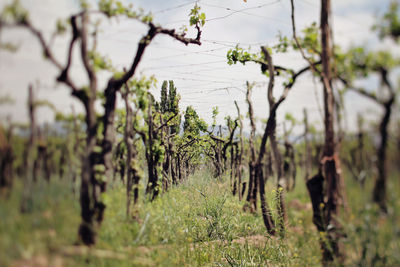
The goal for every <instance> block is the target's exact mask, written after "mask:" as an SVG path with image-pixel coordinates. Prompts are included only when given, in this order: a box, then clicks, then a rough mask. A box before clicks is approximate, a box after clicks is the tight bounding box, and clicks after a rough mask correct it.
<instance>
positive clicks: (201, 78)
mask: <svg viewBox="0 0 400 267" xmlns="http://www.w3.org/2000/svg"><path fill="white" fill-rule="evenodd" d="M7 2H9V1H4V0H1V1H0V5H4V3H7ZM21 2H22V4H23V5H24V6H26V7H27V9H28V10H29V12H30V17H31V20H32V21H33V24H34V25H36V26H37V27H38V28H40V29H42V30H43V32H44V33H45V36H46V37H47V38H49V37H50V34H51V32H52V31H53V30H54V25H55V21H56V19H57V18H67V17H68V15H69V14H71V13H73V12H76V11H78V6H79V5H78V1H76V0H25V1H21ZM129 2H132V3H133V4H134V6H135V7H142V8H143V9H144V10H147V11H152V12H153V14H154V18H155V22H156V23H160V24H161V25H163V26H164V27H168V28H180V27H181V26H182V25H185V24H186V25H187V24H188V22H187V21H188V13H189V12H190V9H191V7H193V5H194V3H195V1H189V0H138V1H129ZM199 5H200V6H201V9H202V11H203V12H205V13H206V16H207V22H206V25H205V27H204V29H203V34H202V45H201V46H196V45H189V46H185V45H183V44H181V43H179V42H177V41H174V40H171V38H168V37H165V36H160V37H157V38H156V39H155V40H154V41H153V42H152V44H151V45H150V46H149V48H148V49H147V50H146V53H145V55H144V57H143V60H142V62H141V64H140V67H139V71H138V72H137V75H138V76H140V75H146V76H150V75H155V77H156V78H157V80H158V88H154V89H153V90H152V92H153V93H154V94H155V95H156V96H158V95H159V92H158V91H159V88H160V84H161V82H162V81H163V80H174V82H175V84H176V86H177V88H178V92H179V94H180V95H181V97H182V99H181V107H182V110H184V108H185V107H186V106H187V105H192V106H194V107H195V109H196V110H197V111H198V112H199V114H200V116H201V117H203V118H204V119H205V120H206V121H208V122H210V121H211V110H212V107H214V106H218V107H219V110H220V115H219V122H222V120H223V118H224V116H226V115H233V116H236V109H235V106H234V100H237V101H238V102H239V105H240V107H241V110H242V113H245V112H246V111H247V106H246V103H245V94H244V92H245V83H246V81H250V82H256V83H257V87H256V88H255V89H254V93H253V102H254V106H255V113H256V117H257V118H258V119H259V124H261V120H262V119H265V118H266V117H267V116H268V104H267V99H266V83H267V82H268V80H267V78H266V77H265V76H263V75H261V73H260V68H259V66H257V65H254V64H246V66H243V65H235V66H229V65H228V64H226V61H227V60H226V54H227V51H228V50H229V49H231V48H233V47H234V46H235V45H236V44H239V45H240V46H242V47H244V48H249V47H250V48H251V50H252V51H258V50H259V47H260V46H261V45H267V46H273V45H275V44H276V43H277V41H278V39H277V37H276V36H277V35H278V33H279V32H281V33H282V34H283V35H287V36H289V37H290V36H291V35H292V32H291V22H290V0H247V2H244V1H243V0H201V1H199ZM332 5H333V6H332V8H333V29H334V42H335V43H336V44H340V45H341V46H343V47H348V46H350V45H366V46H368V47H369V48H371V49H381V48H385V49H391V48H392V47H393V45H391V44H390V43H388V42H384V43H381V42H378V41H377V39H376V37H374V36H375V35H374V34H373V33H371V31H370V28H371V26H372V24H373V23H374V20H375V17H376V16H377V15H381V14H382V13H383V12H385V10H386V9H387V7H388V5H389V1H388V0H382V1H376V0H336V1H332ZM319 6H320V1H319V0H296V1H295V7H296V22H297V29H298V30H299V31H300V29H302V28H304V27H305V26H307V25H310V24H311V23H312V22H314V21H315V22H317V23H318V22H319ZM244 9H246V10H244ZM236 11H240V12H236ZM146 30H147V29H146V27H144V26H143V25H141V24H140V23H138V22H136V21H130V20H127V19H124V18H121V19H119V20H118V21H117V20H112V21H111V22H109V21H104V22H103V23H102V33H101V34H100V36H99V40H98V48H99V51H100V52H101V53H102V54H104V55H107V56H108V57H109V58H110V59H111V60H112V62H113V64H114V65H115V66H117V67H118V68H120V69H122V67H124V66H128V65H129V63H130V62H131V61H132V58H133V56H134V54H135V53H136V47H137V43H138V40H139V39H140V37H141V36H142V35H143V34H145V33H146ZM190 33H193V32H191V31H189V34H190ZM1 40H2V41H12V42H14V43H17V44H18V45H19V50H18V52H16V53H10V52H7V51H0V73H1V74H0V95H9V96H11V97H12V98H13V99H14V100H15V104H14V105H13V106H3V107H0V114H1V119H4V118H5V117H6V116H7V115H11V116H12V119H13V120H15V121H21V122H24V121H27V111H26V99H27V87H28V84H29V83H34V84H37V86H36V90H37V94H38V98H41V99H48V100H50V101H51V102H53V103H54V104H55V105H56V107H57V109H58V110H60V111H63V112H67V113H68V112H70V110H71V105H74V106H75V108H76V109H77V110H79V111H82V107H81V105H80V103H79V102H77V101H76V100H74V99H73V98H72V97H71V96H70V93H69V90H68V89H67V88H66V87H64V86H61V85H57V84H56V82H55V77H56V75H57V74H58V73H57V72H56V71H55V69H54V68H53V67H52V65H50V64H49V63H47V62H46V61H44V60H43V58H42V56H41V51H40V47H39V45H38V43H37V40H35V39H34V38H32V36H31V35H30V34H29V33H27V32H26V31H24V30H15V29H13V30H4V31H3V32H2V36H1ZM67 41H68V38H67V37H63V38H59V39H56V41H55V42H54V45H53V49H54V51H55V52H56V55H57V57H59V58H60V60H61V61H62V62H64V61H65V51H66V45H67ZM77 52H78V51H77ZM76 54H78V53H76ZM273 59H274V63H275V64H279V65H283V66H287V67H292V68H294V69H299V68H301V67H304V66H306V62H305V61H304V60H302V59H301V57H300V55H299V54H298V53H290V54H288V55H285V56H282V55H276V56H274V57H273ZM72 76H73V77H74V79H76V80H78V81H79V83H80V84H84V83H85V75H84V73H83V72H82V68H81V66H80V61H79V57H78V55H77V56H76V57H75V61H74V65H73V71H72ZM108 77H109V74H106V73H104V74H101V78H100V81H101V82H100V84H101V86H103V82H105V81H106V79H107V78H108ZM101 86H100V88H102V87H101ZM281 90H282V88H281V80H279V79H278V81H277V82H276V87H275V94H276V95H279V94H280V92H281ZM321 97H322V89H321V85H320V83H319V82H318V81H315V82H313V79H312V78H311V77H310V76H305V77H303V78H301V79H300V80H299V81H298V82H297V83H296V85H295V87H294V88H293V90H292V91H291V92H290V93H289V96H288V98H287V100H286V101H285V102H284V104H282V107H281V109H280V110H279V112H278V117H279V118H282V117H283V116H284V115H285V113H286V112H291V113H292V114H293V115H294V116H295V117H296V118H298V119H299V120H301V119H302V114H303V112H302V110H303V108H307V109H308V111H309V113H310V117H311V121H312V122H315V123H319V124H322V117H321V114H320V112H319V106H322V99H321ZM346 109H347V112H348V114H349V118H348V120H349V127H350V128H352V126H354V118H355V116H352V115H351V114H355V113H356V112H358V111H363V114H368V115H369V116H371V117H374V116H376V114H378V113H379V107H377V106H375V105H373V104H372V103H370V102H368V101H367V100H364V99H362V98H361V97H359V96H355V95H352V94H348V95H347V96H346ZM39 119H40V121H41V122H44V121H51V120H52V119H53V114H52V113H51V112H50V111H49V110H47V109H42V110H41V111H40V112H39ZM247 124H248V123H247V122H246V125H247ZM246 127H247V126H246ZM260 128H261V127H260V125H259V129H260ZM353 128H354V127H353Z"/></svg>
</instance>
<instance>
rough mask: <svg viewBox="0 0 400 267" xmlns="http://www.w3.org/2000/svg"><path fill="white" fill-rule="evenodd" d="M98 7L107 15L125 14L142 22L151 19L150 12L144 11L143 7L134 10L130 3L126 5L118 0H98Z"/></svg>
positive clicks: (147, 21)
mask: <svg viewBox="0 0 400 267" xmlns="http://www.w3.org/2000/svg"><path fill="white" fill-rule="evenodd" d="M98 8H99V10H100V12H102V13H104V14H105V15H106V16H107V17H114V16H126V17H128V18H133V19H139V20H141V21H142V22H144V23H150V22H152V21H153V16H152V15H151V14H146V13H144V11H143V9H139V10H138V11H137V10H134V9H133V5H132V4H131V3H130V4H129V5H128V6H126V5H124V4H123V3H122V2H121V1H118V0H100V1H99V4H98Z"/></svg>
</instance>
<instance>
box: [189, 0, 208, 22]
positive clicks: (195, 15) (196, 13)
mask: <svg viewBox="0 0 400 267" xmlns="http://www.w3.org/2000/svg"><path fill="white" fill-rule="evenodd" d="M200 9H201V7H200V6H198V5H197V3H196V4H195V5H194V7H193V8H192V9H191V10H190V13H189V17H190V19H189V24H190V26H194V25H200V26H204V24H205V23H206V14H204V13H201V12H200Z"/></svg>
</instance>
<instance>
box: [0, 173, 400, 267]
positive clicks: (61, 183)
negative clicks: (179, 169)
mask: <svg viewBox="0 0 400 267" xmlns="http://www.w3.org/2000/svg"><path fill="white" fill-rule="evenodd" d="M396 178H397V176H396V175H394V174H393V175H392V177H391V180H390V181H391V184H390V186H389V189H390V191H389V192H390V201H389V203H390V207H391V208H390V209H389V214H388V215H383V214H381V213H379V211H378V209H377V208H376V207H375V206H374V205H373V204H371V202H370V195H371V193H370V192H371V185H372V182H373V181H372V180H370V181H368V182H367V184H366V187H365V188H364V189H362V187H361V186H360V185H359V184H358V183H356V182H355V181H353V180H346V185H347V196H348V202H349V207H348V209H347V210H342V215H341V217H340V218H339V219H340V221H341V222H342V225H343V232H344V233H345V238H343V246H344V251H345V252H346V261H345V265H348V266H354V265H360V266H371V265H374V266H396V265H400V255H399V254H398V251H400V244H399V243H400V242H399V240H400V200H399V199H400V198H399V194H400V193H399V192H400V190H399V181H398V179H396ZM21 187H22V183H21V182H20V181H17V182H16V185H15V187H14V191H13V193H12V195H11V196H10V198H9V199H7V200H5V199H1V201H0V218H1V220H0V266H39V267H41V266H321V262H320V258H321V253H320V249H319V239H320V237H321V236H320V234H319V233H318V232H317V231H316V229H315V227H314V225H313V224H312V221H311V220H312V211H311V205H310V203H309V198H308V194H307V192H306V189H305V185H304V181H303V180H301V179H299V180H298V181H297V186H296V188H295V190H293V191H291V192H288V193H287V194H286V201H287V206H288V208H287V210H288V218H289V219H288V222H287V224H286V228H287V232H286V234H285V236H282V237H271V236H268V235H267V233H266V230H265V228H264V225H263V222H262V218H261V215H260V212H258V213H257V214H250V213H248V212H244V211H243V204H244V202H243V201H242V202H239V200H238V198H237V196H236V197H235V196H232V194H231V192H230V191H229V179H228V178H227V177H223V178H222V179H214V178H212V175H211V174H210V173H209V172H208V171H206V170H203V171H198V172H196V173H195V174H194V175H192V176H190V177H189V178H188V180H187V181H185V182H183V183H182V184H180V185H179V186H176V187H173V188H172V189H171V190H169V191H168V192H166V193H163V194H162V195H161V196H160V197H159V198H158V199H156V200H155V201H153V202H152V203H150V202H147V201H144V200H143V201H142V202H141V203H140V204H139V205H138V207H137V210H138V211H139V212H138V215H137V216H136V218H131V217H129V218H128V217H127V216H126V213H125V203H126V199H125V187H124V186H123V184H122V183H120V182H119V181H116V182H114V183H112V184H111V185H110V187H109V191H108V193H107V195H104V196H103V197H105V199H106V204H107V210H106V214H105V220H104V222H103V224H102V226H101V228H100V229H99V235H98V242H97V244H96V246H94V247H92V248H86V247H84V246H79V245H76V242H77V229H78V225H79V223H80V217H79V211H80V209H79V195H78V193H77V192H75V193H73V190H72V187H71V183H70V182H69V181H68V179H66V178H64V179H61V180H60V179H58V178H57V177H53V179H52V181H51V182H50V183H46V182H45V181H40V182H39V183H37V184H35V185H34V187H33V189H32V195H33V196H34V197H33V198H32V199H31V201H30V205H29V207H30V209H29V212H28V213H25V214H21V213H20V211H19V206H20V199H21V191H22V190H21ZM78 192H79V191H78ZM267 194H268V202H269V205H270V206H271V207H275V205H276V203H275V197H274V195H275V191H274V185H273V181H269V182H268V188H267ZM273 214H274V216H275V215H276V213H275V210H274V209H273ZM322 238H323V236H322Z"/></svg>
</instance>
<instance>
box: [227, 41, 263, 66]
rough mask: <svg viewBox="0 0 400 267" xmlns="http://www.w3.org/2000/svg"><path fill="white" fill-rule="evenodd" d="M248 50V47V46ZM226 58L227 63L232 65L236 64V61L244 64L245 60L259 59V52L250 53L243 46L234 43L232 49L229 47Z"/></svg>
mask: <svg viewBox="0 0 400 267" xmlns="http://www.w3.org/2000/svg"><path fill="white" fill-rule="evenodd" d="M249 50H250V47H249ZM226 57H227V59H228V64H229V65H233V64H236V63H237V62H240V63H242V64H243V65H245V64H246V62H249V61H258V60H260V59H261V54H260V53H250V52H248V51H246V50H244V49H243V48H241V47H239V45H236V47H235V48H234V49H229V51H228V53H227V55H226Z"/></svg>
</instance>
